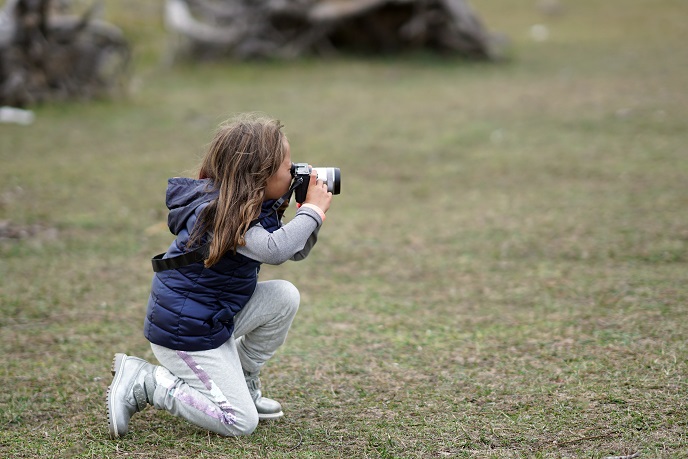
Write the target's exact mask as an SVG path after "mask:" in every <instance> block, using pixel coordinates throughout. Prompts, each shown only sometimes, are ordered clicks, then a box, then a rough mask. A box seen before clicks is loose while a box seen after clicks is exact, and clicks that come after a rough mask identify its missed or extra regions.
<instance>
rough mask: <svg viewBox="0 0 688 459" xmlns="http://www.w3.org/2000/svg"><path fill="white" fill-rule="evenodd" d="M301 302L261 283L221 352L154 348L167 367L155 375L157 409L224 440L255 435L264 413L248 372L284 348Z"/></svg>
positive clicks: (292, 290)
mask: <svg viewBox="0 0 688 459" xmlns="http://www.w3.org/2000/svg"><path fill="white" fill-rule="evenodd" d="M299 299H300V298H299V291H298V290H297V289H296V287H294V285H292V284H291V283H289V282H287V281H283V280H273V281H266V282H259V283H258V285H257V287H256V291H255V292H254V294H253V296H252V297H251V299H250V300H249V302H248V303H247V304H246V306H244V308H243V309H242V310H241V312H239V314H237V315H236V316H235V317H234V335H233V336H232V337H231V338H230V339H229V341H227V342H226V343H225V344H223V345H222V346H220V347H219V348H217V349H211V350H209V351H196V352H185V351H176V350H173V349H168V348H166V347H162V346H158V345H156V344H151V347H152V348H153V353H154V354H155V357H156V358H157V359H158V361H159V362H160V364H161V366H160V367H157V369H156V371H155V380H156V383H157V386H156V388H155V394H154V397H153V404H154V405H155V407H156V408H158V409H164V410H167V411H169V412H170V413H172V414H173V415H175V416H179V417H181V418H184V419H186V420H187V421H189V422H191V423H192V424H195V425H197V426H199V427H202V428H204V429H207V430H210V431H212V432H215V433H218V434H220V435H225V436H234V435H248V434H250V433H251V432H253V431H254V430H255V428H256V426H257V425H258V413H257V411H256V407H255V405H254V403H253V399H252V398H251V395H250V394H249V391H248V388H247V386H246V381H245V379H244V373H243V370H246V371H248V372H255V371H258V370H260V369H261V367H262V366H263V364H265V362H266V361H267V360H268V359H270V357H272V356H273V355H274V354H275V351H277V349H278V348H279V347H280V346H281V345H282V344H283V343H284V341H285V340H286V338H287V333H288V332H289V327H290V326H291V323H292V321H293V320H294V316H295V315H296V311H297V309H298V307H299Z"/></svg>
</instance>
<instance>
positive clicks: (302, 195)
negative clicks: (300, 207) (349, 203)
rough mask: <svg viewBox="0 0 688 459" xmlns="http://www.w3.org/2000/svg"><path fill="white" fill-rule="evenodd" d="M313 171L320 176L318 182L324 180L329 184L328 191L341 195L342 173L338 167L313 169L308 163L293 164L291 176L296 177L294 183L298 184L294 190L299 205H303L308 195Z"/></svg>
mask: <svg viewBox="0 0 688 459" xmlns="http://www.w3.org/2000/svg"><path fill="white" fill-rule="evenodd" d="M311 170H313V171H315V172H316V173H317V174H318V180H322V181H323V183H325V184H327V191H329V192H330V193H332V194H339V190H340V187H341V172H340V171H339V168H338V167H313V168H311V167H310V166H309V165H308V163H293V164H292V165H291V175H292V177H294V183H297V182H298V181H299V179H300V182H299V183H298V185H296V188H294V199H295V200H296V202H298V203H299V204H303V201H305V200H306V194H307V193H308V183H309V182H310V180H311Z"/></svg>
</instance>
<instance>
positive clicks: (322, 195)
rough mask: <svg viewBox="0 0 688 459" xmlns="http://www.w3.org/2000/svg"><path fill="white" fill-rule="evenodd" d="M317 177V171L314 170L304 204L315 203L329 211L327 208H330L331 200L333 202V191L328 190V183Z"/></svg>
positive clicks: (323, 209)
mask: <svg viewBox="0 0 688 459" xmlns="http://www.w3.org/2000/svg"><path fill="white" fill-rule="evenodd" d="M317 178H318V174H317V172H315V171H312V172H311V179H310V182H308V193H306V200H305V201H304V204H313V205H314V206H318V207H319V208H320V209H321V210H322V211H323V212H327V209H329V208H330V202H332V193H330V192H329V191H327V184H326V183H323V181H322V180H317Z"/></svg>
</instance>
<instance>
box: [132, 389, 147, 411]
mask: <svg viewBox="0 0 688 459" xmlns="http://www.w3.org/2000/svg"><path fill="white" fill-rule="evenodd" d="M133 392H134V399H135V400H136V407H137V408H138V410H139V411H143V409H144V408H146V406H148V398H147V397H146V391H145V390H144V389H143V386H141V384H135V385H134V389H133Z"/></svg>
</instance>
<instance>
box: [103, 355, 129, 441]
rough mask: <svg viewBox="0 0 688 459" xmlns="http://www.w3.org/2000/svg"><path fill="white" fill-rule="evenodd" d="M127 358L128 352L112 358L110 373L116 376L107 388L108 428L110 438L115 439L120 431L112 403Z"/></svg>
mask: <svg viewBox="0 0 688 459" xmlns="http://www.w3.org/2000/svg"><path fill="white" fill-rule="evenodd" d="M126 360H127V355H126V354H119V353H118V354H115V357H114V358H113V359H112V368H111V369H110V373H112V376H114V379H113V380H112V384H110V387H108V390H107V415H108V428H109V430H110V438H112V439H115V438H119V437H120V435H119V432H118V430H117V420H116V419H115V410H114V408H113V406H112V403H113V402H114V400H113V399H112V397H113V394H114V392H115V391H116V389H117V385H118V384H119V381H120V379H121V376H122V371H121V370H122V367H123V366H124V362H125V361H126Z"/></svg>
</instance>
